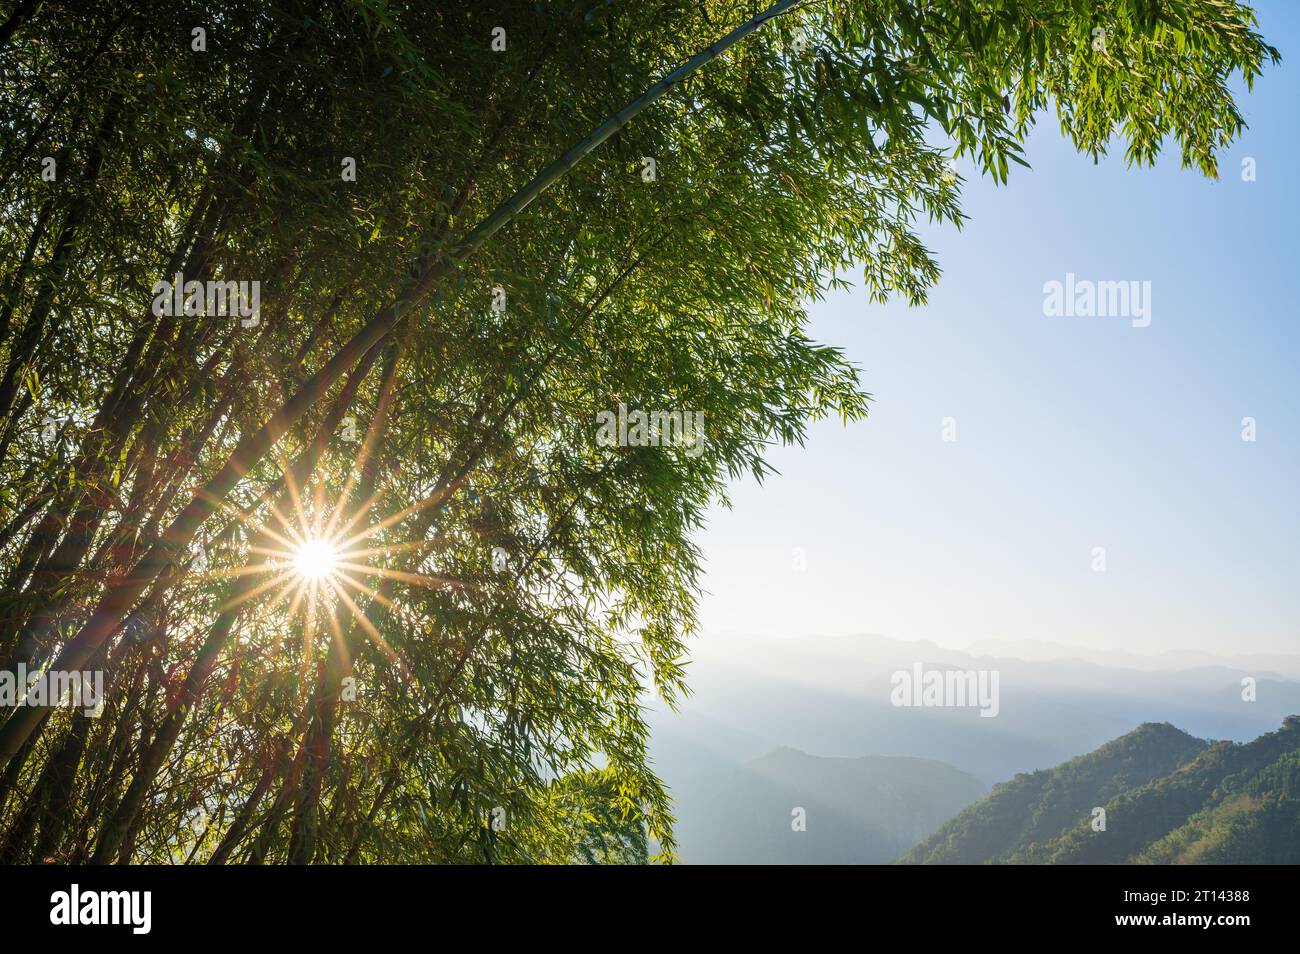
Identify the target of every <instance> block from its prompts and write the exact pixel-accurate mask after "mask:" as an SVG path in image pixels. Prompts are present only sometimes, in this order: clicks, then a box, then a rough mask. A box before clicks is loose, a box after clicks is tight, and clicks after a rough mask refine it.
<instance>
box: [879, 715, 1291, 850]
mask: <svg viewBox="0 0 1300 954" xmlns="http://www.w3.org/2000/svg"><path fill="white" fill-rule="evenodd" d="M1097 809H1103V810H1104V816H1101V815H1100V814H1099V813H1098V812H1097V811H1096V810H1097ZM1103 822H1104V824H1103ZM901 860H902V861H903V862H904V863H911V864H979V863H1011V864H1124V863H1155V864H1171V863H1202V864H1260V863H1293V862H1295V861H1297V860H1300V717H1296V716H1291V717H1289V718H1287V719H1286V721H1285V722H1284V723H1283V725H1282V728H1281V729H1279V730H1278V731H1276V732H1271V733H1268V734H1267V735H1263V736H1260V737H1259V738H1258V739H1255V740H1254V741H1253V742H1249V743H1245V744H1238V743H1233V742H1205V741H1202V740H1199V739H1194V738H1192V737H1191V736H1189V735H1187V734H1186V733H1184V732H1181V731H1180V730H1178V729H1176V728H1174V727H1173V726H1171V725H1168V724H1162V725H1155V724H1147V725H1143V726H1140V727H1139V728H1137V729H1135V730H1134V731H1133V732H1131V733H1129V734H1128V735H1125V736H1123V737H1122V738H1119V739H1116V740H1115V741H1113V742H1110V743H1108V744H1106V745H1104V746H1102V747H1101V748H1100V749H1098V750H1097V751H1096V752H1092V753H1090V754H1088V755H1085V756H1081V757H1080V758H1077V759H1072V760H1070V761H1069V762H1066V763H1064V764H1062V765H1059V766H1057V767H1055V768H1052V769H1048V770H1046V771H1041V772H1034V773H1033V774H1027V775H1018V776H1016V777H1015V778H1014V779H1012V780H1011V781H1009V782H1006V783H1004V784H1002V785H998V786H997V787H995V788H994V790H993V792H992V793H991V794H990V795H989V797H988V798H986V799H984V800H983V801H981V802H978V803H976V804H975V805H972V806H971V807H970V808H968V809H967V810H966V811H964V812H962V813H961V814H960V815H958V816H957V817H956V818H954V819H953V820H952V821H950V822H948V824H946V825H944V826H943V827H942V828H941V829H940V830H939V831H937V832H936V833H935V834H934V835H933V836H931V837H930V838H929V839H927V840H926V841H924V842H922V843H921V844H920V845H918V846H917V847H916V848H914V849H913V850H912V851H911V852H909V853H908V854H907V855H905V856H904V857H903V859H901Z"/></svg>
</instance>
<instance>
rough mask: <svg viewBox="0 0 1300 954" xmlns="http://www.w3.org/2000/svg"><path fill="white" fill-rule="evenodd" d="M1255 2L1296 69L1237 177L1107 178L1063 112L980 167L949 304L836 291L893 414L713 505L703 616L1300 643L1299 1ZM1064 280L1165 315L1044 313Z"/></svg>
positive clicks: (1126, 172)
mask: <svg viewBox="0 0 1300 954" xmlns="http://www.w3.org/2000/svg"><path fill="white" fill-rule="evenodd" d="M1259 8H1260V19H1261V26H1262V30H1263V33H1264V35H1265V37H1266V38H1267V39H1268V40H1269V41H1270V42H1271V43H1273V45H1274V46H1277V47H1278V48H1279V49H1280V50H1281V52H1282V55H1283V57H1284V58H1286V59H1285V60H1284V62H1283V63H1282V65H1281V66H1280V67H1276V68H1271V69H1269V70H1267V71H1266V73H1265V75H1264V77H1263V79H1262V81H1261V82H1260V83H1258V84H1257V85H1256V88H1255V91H1254V92H1253V93H1251V94H1249V95H1244V94H1243V96H1242V98H1241V99H1240V104H1241V106H1242V109H1243V112H1244V114H1245V116H1246V119H1247V121H1248V122H1249V123H1250V126H1251V128H1250V129H1249V130H1248V131H1247V132H1246V134H1245V135H1244V137H1243V138H1242V139H1241V140H1240V141H1239V142H1238V143H1237V144H1235V145H1234V146H1233V148H1232V150H1231V151H1230V152H1228V153H1227V154H1225V155H1224V157H1223V160H1222V163H1221V168H1220V172H1221V178H1220V180H1219V181H1218V182H1214V181H1211V180H1207V179H1204V178H1203V177H1201V176H1200V174H1199V173H1196V172H1193V171H1190V170H1183V169H1182V168H1180V163H1179V156H1178V153H1177V150H1176V147H1174V149H1173V150H1172V151H1169V152H1167V153H1166V155H1165V156H1164V157H1163V158H1162V160H1161V162H1160V163H1159V165H1158V166H1157V168H1155V169H1129V168H1127V167H1126V166H1125V165H1124V162H1123V157H1122V153H1123V150H1122V147H1117V148H1116V149H1115V152H1116V155H1115V156H1113V157H1112V158H1110V159H1108V160H1104V161H1103V162H1102V163H1101V164H1100V165H1096V166H1094V165H1093V164H1092V162H1091V160H1089V159H1087V158H1085V157H1082V156H1079V155H1077V154H1075V153H1074V152H1073V151H1072V149H1071V147H1070V146H1069V145H1068V144H1067V143H1066V142H1064V141H1063V140H1062V139H1061V138H1060V136H1059V134H1058V132H1057V128H1056V125H1055V121H1054V120H1049V121H1047V122H1045V123H1043V124H1042V125H1041V126H1040V128H1039V130H1038V132H1037V133H1036V135H1035V136H1034V137H1033V139H1032V140H1031V141H1030V143H1029V145H1028V148H1027V154H1028V158H1029V160H1030V162H1031V163H1032V165H1033V169H1032V170H1026V169H1023V168H1014V169H1013V172H1012V179H1011V183H1010V185H1009V186H1007V187H995V186H994V185H993V184H992V183H990V182H989V181H988V180H984V179H979V178H977V177H976V175H975V173H974V171H973V169H972V168H971V167H970V166H968V165H961V166H959V169H960V171H961V172H962V174H963V175H964V176H965V177H966V178H967V182H966V185H965V187H964V197H963V206H964V209H965V211H966V213H967V214H968V215H969V216H970V221H969V222H968V224H967V226H966V227H965V228H964V229H963V230H962V231H960V232H959V231H956V230H954V229H952V228H944V229H927V230H926V231H925V233H924V234H925V235H926V237H927V239H928V241H929V244H930V248H931V250H932V251H933V252H934V253H935V254H936V255H937V257H938V259H939V261H940V264H941V266H942V267H943V270H944V275H943V277H942V279H941V281H940V283H939V286H938V287H937V288H936V289H934V291H933V293H932V295H931V301H930V303H929V305H927V306H926V307H924V308H916V309H911V308H908V307H906V306H905V305H904V304H901V303H899V304H891V305H889V306H883V307H882V306H878V305H873V304H871V303H869V302H868V301H867V300H866V297H865V296H864V295H861V294H855V293H847V294H841V295H837V296H834V297H832V298H830V299H828V300H827V301H825V302H821V303H817V304H815V305H813V307H812V309H811V316H812V334H813V337H815V338H816V339H818V340H820V341H823V342H825V343H828V344H834V345H838V346H840V347H842V348H844V349H845V351H846V353H847V355H848V357H849V358H850V359H851V360H853V361H854V362H855V363H856V364H858V365H859V366H860V367H861V369H862V378H863V386H864V388H865V390H867V391H868V392H870V393H871V394H872V395H873V397H874V399H875V403H874V405H873V411H872V413H871V416H870V418H869V419H868V420H866V421H862V422H859V423H857V424H854V425H851V426H849V427H847V428H845V427H843V426H842V425H841V424H839V423H838V422H833V421H832V422H824V423H822V424H820V425H818V426H816V427H815V428H814V429H813V430H812V433H811V437H810V440H809V442H808V446H807V447H806V448H802V449H801V448H797V447H796V448H789V449H778V450H776V451H775V452H774V453H773V455H772V461H773V463H774V464H775V466H776V467H777V469H778V470H779V471H780V472H781V473H780V474H779V475H778V476H775V477H773V478H772V479H770V480H769V481H768V482H767V483H766V484H765V485H763V486H759V485H756V484H755V483H754V482H753V481H752V480H751V481H748V482H746V483H743V484H739V485H737V486H736V487H735V488H734V491H733V497H734V502H735V508H734V510H732V511H725V510H718V511H716V512H715V513H714V514H713V516H712V519H711V523H710V527H709V529H708V531H707V532H706V533H705V534H704V535H703V537H702V539H701V543H702V545H703V547H704V552H705V555H706V557H707V559H708V573H707V576H706V582H705V585H706V588H707V589H708V590H709V591H710V593H709V595H708V596H707V597H706V598H705V600H704V602H703V606H702V612H703V621H704V626H705V629H706V630H709V629H713V630H734V631H743V632H753V633H767V634H776V635H797V634H805V633H828V634H834V633H850V632H874V633H880V634H882V635H886V636H891V637H896V638H903V639H909V638H918V639H919V638H925V639H934V640H937V641H939V642H942V643H945V644H949V645H954V646H960V645H963V644H965V643H967V642H970V641H972V640H975V639H983V638H1007V639H1048V640H1053V641H1059V642H1066V643H1073V644H1080V645H1087V646H1093V647H1105V646H1123V647H1125V648H1127V649H1130V650H1132V651H1137V652H1158V651H1162V650H1166V649H1174V648H1186V649H1201V650H1211V651H1222V652H1250V651H1297V652H1300V580H1298V579H1297V569H1298V568H1300V514H1298V511H1297V507H1296V492H1297V486H1300V373H1298V370H1297V369H1298V364H1300V362H1298V359H1300V331H1297V327H1296V322H1297V317H1298V315H1297V312H1298V306H1297V296H1296V293H1295V289H1296V284H1297V282H1300V256H1298V255H1297V248H1298V247H1300V246H1298V243H1297V240H1296V234H1295V231H1296V228H1297V223H1298V222H1300V201H1298V198H1300V195H1298V188H1297V182H1298V181H1300V158H1298V157H1300V149H1297V146H1300V134H1298V133H1297V131H1296V122H1295V120H1296V107H1295V104H1296V102H1297V101H1300V80H1298V79H1297V77H1300V72H1298V70H1300V64H1298V63H1297V62H1296V61H1295V58H1296V57H1300V4H1295V3H1287V2H1278V0H1269V2H1266V3H1262V4H1260V7H1259ZM1245 157H1253V158H1254V159H1255V161H1256V181H1253V182H1244V181H1242V159H1243V158H1245ZM1067 272H1072V273H1074V275H1075V276H1076V279H1087V280H1094V281H1119V280H1135V281H1138V282H1146V281H1149V282H1150V283H1151V301H1150V305H1151V322H1150V325H1149V326H1148V327H1133V324H1132V321H1131V320H1129V319H1126V318H1113V317H1110V318H1103V317H1046V316H1045V315H1044V305H1043V302H1044V293H1043V286H1044V283H1045V282H1049V281H1052V280H1056V281H1060V282H1064V281H1065V278H1066V273H1067ZM1245 417H1253V418H1254V419H1255V420H1256V422H1257V429H1258V430H1257V439H1256V440H1255V441H1254V442H1246V441H1243V440H1242V419H1243V418H1245ZM945 418H952V419H954V422H955V428H956V440H955V441H950V442H949V441H945V440H943V436H944V435H943V422H944V419H945ZM1095 547H1104V548H1105V566H1106V568H1105V570H1104V572H1096V571H1094V569H1093V564H1094V548H1095ZM795 548H802V550H803V551H804V555H805V560H806V569H804V570H803V571H799V570H797V569H795V557H794V550H795Z"/></svg>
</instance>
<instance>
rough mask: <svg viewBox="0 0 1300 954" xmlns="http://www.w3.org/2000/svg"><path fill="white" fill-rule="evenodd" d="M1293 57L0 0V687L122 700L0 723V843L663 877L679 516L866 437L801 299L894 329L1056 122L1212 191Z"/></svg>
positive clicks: (714, 11)
mask: <svg viewBox="0 0 1300 954" xmlns="http://www.w3.org/2000/svg"><path fill="white" fill-rule="evenodd" d="M1099 29H1100V30H1102V33H1101V34H1098V33H1097V31H1098V30H1099ZM1099 35H1100V36H1101V38H1102V40H1103V42H1100V43H1099V42H1098V37H1099ZM1276 55H1277V54H1276V53H1275V52H1274V51H1273V50H1272V49H1271V48H1270V47H1268V46H1267V45H1266V44H1265V43H1264V41H1263V40H1262V38H1261V37H1260V36H1259V35H1258V34H1257V33H1256V32H1255V29H1254V20H1253V16H1252V15H1251V13H1250V11H1249V10H1248V9H1246V8H1244V7H1243V6H1240V5H1238V4H1235V3H1232V2H1228V0H1166V2H1138V0H1128V2H1109V3H1107V2H1097V3H1082V2H1071V0H982V2H958V0H953V2H946V3H945V2H938V0H933V2H928V3H902V2H891V0H858V2H848V0H839V2H836V0H821V2H813V0H808V2H795V0H782V2H778V3H776V4H775V5H771V6H769V5H767V4H763V5H757V4H753V3H747V2H721V0H691V2H680V0H663V2H657V0H646V2H622V0H620V2H602V0H579V2H570V0H548V2H539V3H523V2H515V3H495V2H484V3H474V4H469V3H462V2H455V3H446V4H443V3H426V2H401V0H393V2H385V0H327V2H324V3H310V4H309V3H301V4H300V3H297V2H292V0H265V2H257V0H234V2H212V3H208V4H197V3H193V4H192V3H183V2H180V3H161V2H155V0H143V2H133V3H118V2H112V0H105V2H77V3H72V2H55V0H46V2H35V0H18V2H16V3H14V2H10V3H8V4H5V5H3V6H0V127H2V132H3V135H2V136H0V180H2V182H3V185H2V186H0V203H2V205H0V210H2V211H0V254H2V255H3V269H2V271H0V406H2V409H3V415H2V417H0V579H2V583H0V585H2V587H3V591H2V593H0V672H9V673H16V672H18V671H19V667H22V668H23V669H24V670H25V671H28V672H32V673H40V672H46V673H47V674H48V673H61V672H71V671H96V672H100V673H102V674H103V680H104V692H103V705H102V711H100V712H99V713H98V714H94V713H88V712H86V711H84V710H82V709H78V708H75V707H60V706H52V705H46V706H31V705H27V706H18V705H14V706H12V707H10V708H5V709H2V710H0V723H3V724H2V725H0V858H3V859H4V860H5V861H8V862H56V863H59V862H82V863H86V862H94V863H106V864H111V863H120V862H128V861H129V862H137V863H140V862H143V863H160V862H174V863H184V862H188V863H226V862H230V863H239V862H243V863H247V862H253V863H257V862H267V863H272V862H295V863H307V862H318V863H354V862H357V863H365V862H395V861H404V862H436V863H457V862H484V861H487V862H608V861H644V860H647V859H650V858H652V857H653V858H657V859H661V860H671V858H672V853H673V838H672V806H671V793H670V792H669V791H668V790H667V789H666V788H665V786H664V784H663V783H662V782H661V780H660V779H658V778H657V777H656V775H655V772H654V766H653V764H652V762H651V760H650V759H649V757H648V754H647V751H648V749H647V745H648V738H647V727H646V717H645V706H646V705H647V701H648V699H649V698H651V697H658V699H659V700H660V704H663V705H669V706H671V705H673V704H675V703H676V702H677V701H678V700H680V699H681V698H682V696H683V694H684V693H685V692H686V691H687V680H686V673H687V666H686V657H687V650H688V645H689V639H690V637H691V636H692V634H693V633H694V631H695V628H696V601H697V598H698V596H699V593H700V580H701V576H700V574H701V560H700V554H699V552H698V551H697V549H696V547H695V546H694V544H693V536H694V534H695V532H696V531H697V530H698V528H699V527H700V526H701V522H702V520H703V519H704V514H705V512H706V509H707V508H708V507H709V506H710V505H712V504H715V503H718V502H722V503H724V504H725V502H726V487H727V484H728V483H729V482H730V481H733V480H736V479H760V480H761V479H762V478H763V476H764V474H765V473H766V472H767V466H766V465H765V463H764V452H765V450H766V448H768V447H769V446H770V445H772V444H774V443H777V442H782V443H790V442H801V441H802V440H803V438H804V434H805V428H806V426H807V424H808V423H809V422H810V421H812V420H814V419H817V418H819V417H822V416H828V415H830V416H838V417H840V418H843V419H845V420H849V419H853V418H858V417H861V416H863V415H864V414H865V413H866V410H867V396H866V394H865V393H863V391H862V388H861V383H860V382H859V378H858V373H857V370H856V369H855V368H854V367H853V366H852V365H851V364H850V363H848V362H847V361H846V360H845V359H844V357H843V356H842V355H841V354H840V352H839V351H837V350H836V349H834V348H833V347H828V346H825V345H820V344H817V343H815V342H813V341H811V340H809V338H808V337H807V336H806V335H805V333H804V328H805V316H804V310H803V309H804V306H805V305H806V304H807V303H808V302H809V301H810V300H814V299H816V298H818V297H819V296H821V295H822V294H824V293H825V292H827V291H828V290H830V289H833V288H837V287H842V286H844V285H845V284H846V283H847V282H849V281H853V282H856V283H857V284H859V285H861V286H863V287H865V289H866V290H867V291H868V293H869V294H870V295H871V297H872V298H873V299H875V300H883V299H884V298H886V297H887V296H891V295H898V296H902V297H903V298H905V299H907V300H909V301H912V302H919V301H922V300H923V299H924V297H925V292H926V289H927V287H928V286H930V285H931V284H932V283H933V282H934V281H936V280H937V278H938V275H939V269H938V265H937V263H936V262H935V261H934V260H933V259H932V257H931V256H930V255H929V253H928V252H927V251H926V249H925V248H924V246H923V245H922V243H921V241H920V240H919V238H918V237H917V234H916V229H917V227H918V225H919V224H920V223H922V222H942V223H950V224H953V225H958V226H959V225H960V223H961V213H960V210H959V206H958V197H959V188H960V184H961V180H960V178H959V177H958V176H956V175H955V174H954V173H953V171H952V168H953V167H952V166H951V164H950V161H951V160H952V158H953V157H954V156H956V157H962V156H965V157H968V158H969V161H971V162H973V163H974V167H975V168H976V169H978V170H979V171H980V172H981V173H982V174H987V175H990V176H992V177H994V178H995V179H997V180H999V181H1004V180H1005V179H1006V177H1007V176H1008V171H1009V163H1017V162H1020V163H1022V162H1023V159H1022V155H1021V143H1022V142H1023V140H1024V139H1025V137H1026V135H1027V134H1028V132H1029V130H1030V129H1031V127H1032V126H1033V124H1034V123H1035V122H1036V121H1042V120H1043V119H1046V118H1051V119H1052V120H1053V121H1055V122H1058V123H1059V125H1060V127H1061V129H1062V130H1063V132H1064V134H1065V135H1066V136H1068V137H1070V138H1071V140H1072V141H1073V142H1074V144H1075V145H1076V146H1077V147H1078V148H1079V149H1080V150H1081V151H1083V152H1085V153H1087V154H1090V155H1093V156H1100V155H1101V154H1102V153H1104V152H1105V151H1106V150H1107V148H1108V147H1109V146H1110V145H1111V144H1112V141H1116V142H1120V143H1122V144H1123V148H1124V149H1125V150H1126V156H1127V158H1128V159H1129V160H1130V161H1132V162H1136V163H1150V162H1153V161H1154V160H1155V158H1156V156H1157V154H1158V153H1159V151H1160V150H1161V148H1162V147H1163V146H1169V147H1171V148H1173V149H1174V150H1176V152H1177V153H1178V154H1179V155H1180V157H1181V160H1182V162H1183V163H1184V164H1185V165H1187V166H1189V167H1192V168H1194V169H1197V170H1199V171H1200V172H1203V173H1205V174H1207V175H1214V174H1215V172H1216V162H1217V157H1218V155H1219V154H1220V152H1221V151H1222V149H1223V147H1225V146H1226V145H1227V144H1228V143H1230V142H1231V141H1232V139H1233V138H1234V137H1235V136H1236V135H1237V134H1238V133H1239V132H1240V130H1241V128H1242V120H1241V117H1240V114H1239V112H1238V110H1237V107H1236V105H1235V104H1234V100H1233V91H1234V86H1233V84H1234V83H1236V84H1240V83H1241V81H1244V85H1246V86H1248V85H1249V83H1250V82H1251V81H1252V80H1253V79H1254V78H1255V77H1256V75H1257V74H1258V73H1259V72H1260V70H1261V69H1262V67H1263V66H1264V65H1265V64H1266V63H1267V62H1268V61H1269V60H1271V59H1275V58H1276ZM1235 88H1237V89H1238V90H1239V89H1240V88H1241V86H1240V85H1239V86H1237V87H1235ZM174 279H176V280H177V281H178V284H179V283H180V281H183V282H184V283H185V286H186V287H188V283H190V282H197V283H199V286H200V287H211V286H210V284H209V283H222V284H226V283H235V284H237V283H240V282H244V283H252V282H256V283H257V286H256V287H257V288H259V289H260V302H259V306H258V310H257V311H256V314H255V315H252V316H249V315H246V314H244V313H242V312H234V311H227V312H226V313H206V312H205V313H191V312H203V309H200V308H195V309H189V308H187V307H183V306H182V307H179V308H159V307H158V303H159V299H160V298H165V297H166V293H165V292H164V293H162V294H161V295H160V293H159V292H158V289H159V287H160V285H159V283H160V282H166V283H170V282H173V280H174ZM226 287H230V286H229V285H228V284H227V285H226ZM178 301H179V298H178ZM618 408H641V409H647V410H654V409H661V410H669V411H682V412H688V413H694V414H698V415H700V419H701V420H703V422H704V433H703V435H702V440H701V441H700V442H699V443H697V444H695V445H693V446H683V445H680V444H678V445H674V444H671V443H668V442H642V443H641V444H639V445H634V446H626V442H624V444H621V445H619V446H607V445H605V444H602V443H601V442H599V441H598V440H597V433H596V432H597V427H596V420H597V416H598V415H599V414H601V413H602V412H607V411H611V410H613V409H618ZM315 538H322V539H328V540H331V541H336V542H339V545H338V553H337V554H336V555H335V556H332V557H331V560H332V561H333V563H332V565H331V566H330V568H329V570H328V572H326V573H324V574H323V575H322V576H321V577H319V578H317V577H316V576H314V575H312V574H310V573H306V572H304V571H303V570H302V567H301V565H300V562H301V561H300V560H299V561H298V564H299V565H297V568H296V569H295V557H294V553H295V552H296V551H295V548H301V546H302V545H303V541H304V540H310V539H315Z"/></svg>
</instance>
